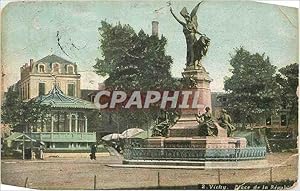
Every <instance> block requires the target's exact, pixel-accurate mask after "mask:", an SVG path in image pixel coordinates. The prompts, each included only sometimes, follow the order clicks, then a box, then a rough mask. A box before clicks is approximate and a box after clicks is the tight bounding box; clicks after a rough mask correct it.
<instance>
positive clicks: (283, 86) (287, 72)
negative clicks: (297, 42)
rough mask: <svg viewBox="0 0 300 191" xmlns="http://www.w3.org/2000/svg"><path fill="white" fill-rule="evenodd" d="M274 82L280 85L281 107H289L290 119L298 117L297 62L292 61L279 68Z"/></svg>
mask: <svg viewBox="0 0 300 191" xmlns="http://www.w3.org/2000/svg"><path fill="white" fill-rule="evenodd" d="M276 82H277V83H278V84H279V86H280V97H281V105H282V108H283V109H290V116H289V117H290V119H295V120H297V119H298V97H297V95H296V91H297V87H298V85H299V64H298V63H294V64H290V65H288V66H286V67H283V68H280V69H279V74H277V75H276Z"/></svg>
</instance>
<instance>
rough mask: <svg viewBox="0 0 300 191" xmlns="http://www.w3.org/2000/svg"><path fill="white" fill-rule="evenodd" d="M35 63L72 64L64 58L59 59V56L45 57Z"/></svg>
mask: <svg viewBox="0 0 300 191" xmlns="http://www.w3.org/2000/svg"><path fill="white" fill-rule="evenodd" d="M37 62H43V63H54V62H58V63H68V64H74V63H73V62H70V61H68V60H66V59H64V58H61V57H59V56H56V55H54V54H52V55H49V56H46V57H44V58H42V59H40V60H38V61H37Z"/></svg>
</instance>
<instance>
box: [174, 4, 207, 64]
mask: <svg viewBox="0 0 300 191" xmlns="http://www.w3.org/2000/svg"><path fill="white" fill-rule="evenodd" d="M202 2H203V1H201V2H200V3H198V4H197V5H196V6H195V7H194V9H193V10H192V12H191V14H189V12H188V11H187V9H186V7H184V8H183V9H182V10H181V11H180V15H181V16H182V17H183V18H184V19H185V22H183V21H181V20H180V19H179V18H178V17H177V16H176V15H175V14H174V13H173V10H172V8H170V11H171V14H172V15H173V17H174V18H175V19H176V20H177V21H178V22H179V23H180V24H181V25H182V27H183V34H184V36H185V39H186V45H187V53H186V67H187V68H190V67H195V68H197V67H198V68H199V67H201V64H200V60H201V59H202V57H203V56H205V55H206V53H207V49H208V46H209V43H210V39H209V38H208V37H207V36H206V35H205V34H202V33H200V32H199V31H198V29H197V28H198V21H197V11H198V8H199V6H200V4H201V3H202ZM196 35H200V37H199V39H197V37H196Z"/></svg>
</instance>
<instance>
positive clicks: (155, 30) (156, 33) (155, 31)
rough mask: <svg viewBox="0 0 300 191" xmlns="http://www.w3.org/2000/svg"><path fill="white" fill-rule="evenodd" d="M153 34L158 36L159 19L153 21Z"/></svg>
mask: <svg viewBox="0 0 300 191" xmlns="http://www.w3.org/2000/svg"><path fill="white" fill-rule="evenodd" d="M152 35H153V36H158V21H152Z"/></svg>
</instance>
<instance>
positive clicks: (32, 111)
mask: <svg viewBox="0 0 300 191" xmlns="http://www.w3.org/2000/svg"><path fill="white" fill-rule="evenodd" d="M5 97H6V99H5V101H4V103H3V105H2V114H1V119H2V123H5V124H9V125H10V126H11V128H12V129H13V130H14V131H24V130H25V128H26V127H30V126H31V125H33V124H35V123H37V122H38V121H39V120H40V119H42V118H43V117H45V115H46V113H47V112H48V111H49V106H46V105H42V104H40V103H39V102H36V101H35V100H34V99H31V100H29V101H28V102H24V101H22V100H21V99H20V96H19V92H18V91H15V90H13V88H9V89H8V92H7V94H6V96H5Z"/></svg>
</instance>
